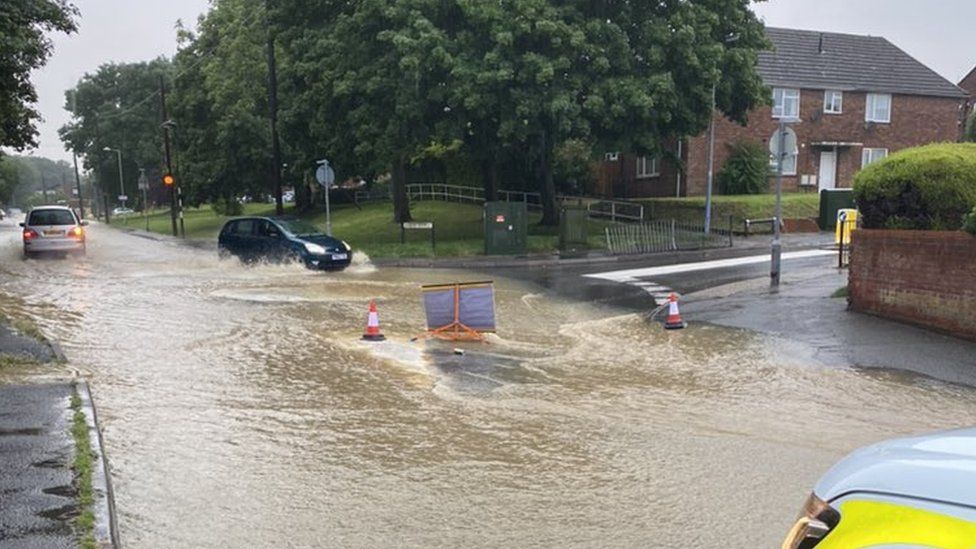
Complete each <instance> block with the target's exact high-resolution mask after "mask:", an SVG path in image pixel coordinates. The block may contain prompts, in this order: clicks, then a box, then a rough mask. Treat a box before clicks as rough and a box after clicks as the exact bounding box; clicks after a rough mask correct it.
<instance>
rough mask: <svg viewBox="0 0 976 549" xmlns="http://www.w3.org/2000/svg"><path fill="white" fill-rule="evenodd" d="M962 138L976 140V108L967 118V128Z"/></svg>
mask: <svg viewBox="0 0 976 549" xmlns="http://www.w3.org/2000/svg"><path fill="white" fill-rule="evenodd" d="M962 140H963V141H971V142H976V110H974V111H973V112H972V113H971V114H970V115H969V116H968V117H967V118H966V129H965V133H964V134H963V138H962Z"/></svg>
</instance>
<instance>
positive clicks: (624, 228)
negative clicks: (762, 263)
mask: <svg viewBox="0 0 976 549" xmlns="http://www.w3.org/2000/svg"><path fill="white" fill-rule="evenodd" d="M731 223H732V221H731V218H730V220H729V229H728V230H717V231H716V230H713V231H712V232H711V233H705V227H704V225H695V224H688V223H678V222H677V221H675V220H673V219H669V220H661V221H645V222H643V223H626V224H624V223H617V224H614V225H611V226H609V227H607V228H606V229H605V234H606V238H607V250H608V251H609V252H610V253H611V254H613V255H634V254H653V253H661V252H676V251H684V250H703V249H706V248H729V247H731V246H732V226H731Z"/></svg>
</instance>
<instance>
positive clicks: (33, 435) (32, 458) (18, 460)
mask: <svg viewBox="0 0 976 549" xmlns="http://www.w3.org/2000/svg"><path fill="white" fill-rule="evenodd" d="M71 392H72V386H71V384H70V383H54V384H45V385H0V547H4V548H5V549H33V548H37V549H48V548H51V549H56V548H60V547H65V548H67V547H75V546H76V543H77V542H76V534H75V532H74V529H73V525H72V521H73V520H74V517H75V516H76V515H77V513H78V505H77V502H76V499H75V498H76V491H75V488H74V486H73V484H72V482H73V480H74V473H73V472H72V470H71V461H72V456H73V452H74V441H73V440H72V438H71V436H70V434H69V431H70V428H71V417H72V414H71V409H70V407H69V403H70V398H71Z"/></svg>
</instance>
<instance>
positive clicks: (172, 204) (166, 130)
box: [159, 75, 182, 236]
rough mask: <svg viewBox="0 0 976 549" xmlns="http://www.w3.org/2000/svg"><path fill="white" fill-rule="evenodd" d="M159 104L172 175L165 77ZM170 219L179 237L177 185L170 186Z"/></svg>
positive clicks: (169, 172) (161, 84)
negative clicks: (177, 225) (177, 226)
mask: <svg viewBox="0 0 976 549" xmlns="http://www.w3.org/2000/svg"><path fill="white" fill-rule="evenodd" d="M159 102H160V108H161V114H162V117H163V145H164V147H165V152H166V173H167V174H170V175H172V173H173V159H172V157H171V156H170V154H171V153H170V148H169V126H168V125H167V124H166V122H167V121H169V116H168V115H167V114H166V84H165V83H163V75H159ZM169 202H170V204H169V217H170V221H171V222H172V224H173V236H177V235H178V233H177V231H176V208H177V206H176V185H170V186H169ZM181 213H182V212H181Z"/></svg>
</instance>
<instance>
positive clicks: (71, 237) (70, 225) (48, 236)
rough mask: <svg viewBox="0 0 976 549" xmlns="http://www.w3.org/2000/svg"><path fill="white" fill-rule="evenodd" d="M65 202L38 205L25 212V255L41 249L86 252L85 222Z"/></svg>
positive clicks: (73, 252) (51, 251) (59, 251)
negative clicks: (59, 204)
mask: <svg viewBox="0 0 976 549" xmlns="http://www.w3.org/2000/svg"><path fill="white" fill-rule="evenodd" d="M86 225H88V222H87V221H81V220H80V219H78V216H76V215H75V212H74V211H72V210H71V209H70V208H67V207H65V206H39V207H37V208H34V209H32V210H31V211H30V212H28V213H27V218H26V220H25V221H24V222H23V223H21V224H20V226H21V227H23V228H24V257H25V258H26V257H31V256H33V255H37V254H41V253H47V252H50V253H60V254H67V253H72V254H77V255H83V254H84V253H85V226H86Z"/></svg>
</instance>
